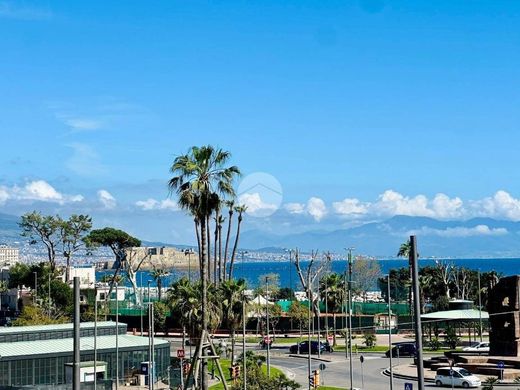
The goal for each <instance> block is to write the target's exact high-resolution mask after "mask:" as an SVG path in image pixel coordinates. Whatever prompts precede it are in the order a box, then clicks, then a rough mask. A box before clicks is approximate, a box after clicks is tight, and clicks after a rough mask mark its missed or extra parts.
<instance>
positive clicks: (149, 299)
mask: <svg viewBox="0 0 520 390" xmlns="http://www.w3.org/2000/svg"><path fill="white" fill-rule="evenodd" d="M147 282H148V304H150V302H151V299H152V298H151V297H150V283H152V281H151V280H148V281H147ZM148 331H150V329H148Z"/></svg>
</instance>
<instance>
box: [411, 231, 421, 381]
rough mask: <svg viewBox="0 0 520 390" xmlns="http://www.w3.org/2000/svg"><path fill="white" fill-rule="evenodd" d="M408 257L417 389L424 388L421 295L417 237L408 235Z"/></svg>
mask: <svg viewBox="0 0 520 390" xmlns="http://www.w3.org/2000/svg"><path fill="white" fill-rule="evenodd" d="M410 256H411V257H410V258H411V262H412V272H413V279H412V281H413V295H414V312H415V313H414V316H415V346H416V348H417V382H418V390H424V361H423V351H422V324H421V296H420V295H419V264H418V261H417V238H416V237H415V236H410Z"/></svg>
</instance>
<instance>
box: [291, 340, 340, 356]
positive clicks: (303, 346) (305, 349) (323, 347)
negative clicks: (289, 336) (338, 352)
mask: <svg viewBox="0 0 520 390" xmlns="http://www.w3.org/2000/svg"><path fill="white" fill-rule="evenodd" d="M298 345H299V346H300V353H309V342H308V341H302V342H301V343H300V344H295V345H291V346H290V347H289V352H290V353H298ZM319 346H320V353H323V352H331V353H332V352H334V350H333V348H332V346H331V345H330V344H329V343H328V342H326V343H323V342H320V343H319ZM317 353H318V342H317V341H311V354H317Z"/></svg>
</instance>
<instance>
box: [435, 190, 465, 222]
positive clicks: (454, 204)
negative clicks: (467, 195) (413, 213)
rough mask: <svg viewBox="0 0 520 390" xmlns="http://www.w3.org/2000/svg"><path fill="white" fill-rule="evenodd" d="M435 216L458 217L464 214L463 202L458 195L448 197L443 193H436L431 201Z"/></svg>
mask: <svg viewBox="0 0 520 390" xmlns="http://www.w3.org/2000/svg"><path fill="white" fill-rule="evenodd" d="M431 208H432V211H433V214H434V216H435V217H436V218H445V219H446V218H458V217H461V216H463V215H464V212H465V211H464V209H463V202H462V199H460V198H459V197H455V198H450V197H449V196H448V195H445V194H437V195H435V197H434V198H433V201H432V202H431Z"/></svg>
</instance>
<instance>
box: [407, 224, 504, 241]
mask: <svg viewBox="0 0 520 390" xmlns="http://www.w3.org/2000/svg"><path fill="white" fill-rule="evenodd" d="M508 233H509V232H508V231H507V229H505V228H490V227H489V226H487V225H477V226H474V227H465V226H457V227H450V228H446V229H432V228H428V227H423V228H422V229H419V230H413V231H409V232H407V233H406V234H407V235H412V234H420V235H425V236H426V235H435V236H440V237H448V238H450V237H474V236H503V235H505V234H508Z"/></svg>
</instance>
